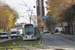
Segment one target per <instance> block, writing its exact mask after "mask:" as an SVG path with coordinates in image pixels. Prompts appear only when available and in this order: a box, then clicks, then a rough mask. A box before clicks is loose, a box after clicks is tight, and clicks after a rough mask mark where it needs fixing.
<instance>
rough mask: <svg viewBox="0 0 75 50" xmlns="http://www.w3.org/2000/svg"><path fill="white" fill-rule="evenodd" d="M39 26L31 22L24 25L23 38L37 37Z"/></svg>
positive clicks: (32, 38) (33, 38)
mask: <svg viewBox="0 0 75 50" xmlns="http://www.w3.org/2000/svg"><path fill="white" fill-rule="evenodd" d="M39 34H40V33H39V28H38V27H37V26H36V25H33V24H25V25H24V35H23V40H36V39H37V38H38V37H39Z"/></svg>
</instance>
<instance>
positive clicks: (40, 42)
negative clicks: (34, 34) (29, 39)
mask: <svg viewBox="0 0 75 50" xmlns="http://www.w3.org/2000/svg"><path fill="white" fill-rule="evenodd" d="M42 40H43V35H42V37H41V39H40V41H39V44H42Z"/></svg>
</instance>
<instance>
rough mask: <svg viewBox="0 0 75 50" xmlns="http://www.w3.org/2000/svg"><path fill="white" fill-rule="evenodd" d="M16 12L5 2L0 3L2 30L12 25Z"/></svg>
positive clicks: (16, 16)
mask: <svg viewBox="0 0 75 50" xmlns="http://www.w3.org/2000/svg"><path fill="white" fill-rule="evenodd" d="M18 18H19V17H18V13H17V12H16V11H15V10H14V9H11V8H10V6H8V5H7V4H3V5H0V27H1V29H4V31H6V30H8V29H10V28H11V27H14V25H15V22H16V20H17V19H18Z"/></svg>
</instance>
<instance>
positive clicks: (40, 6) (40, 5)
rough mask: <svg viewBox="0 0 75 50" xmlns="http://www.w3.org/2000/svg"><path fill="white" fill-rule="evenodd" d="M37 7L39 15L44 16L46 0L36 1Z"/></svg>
mask: <svg viewBox="0 0 75 50" xmlns="http://www.w3.org/2000/svg"><path fill="white" fill-rule="evenodd" d="M36 7H37V16H41V17H42V16H44V15H45V14H44V13H45V12H44V0H37V1H36Z"/></svg>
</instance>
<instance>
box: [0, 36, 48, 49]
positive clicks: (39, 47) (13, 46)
mask: <svg viewBox="0 0 75 50" xmlns="http://www.w3.org/2000/svg"><path fill="white" fill-rule="evenodd" d="M41 36H42V35H40V36H39V38H38V39H37V40H35V41H34V42H33V43H32V44H33V46H31V45H30V43H31V41H25V43H23V45H22V47H25V49H41V48H48V47H45V46H42V45H39V44H38V43H39V40H40V38H41ZM13 42H15V45H14V44H13ZM21 42H23V40H22V38H17V39H13V40H9V41H6V42H2V43H0V50H5V49H4V47H5V46H6V45H8V44H10V45H8V46H7V47H6V48H7V49H8V50H24V48H20V47H19V45H20V43H21Z"/></svg>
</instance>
